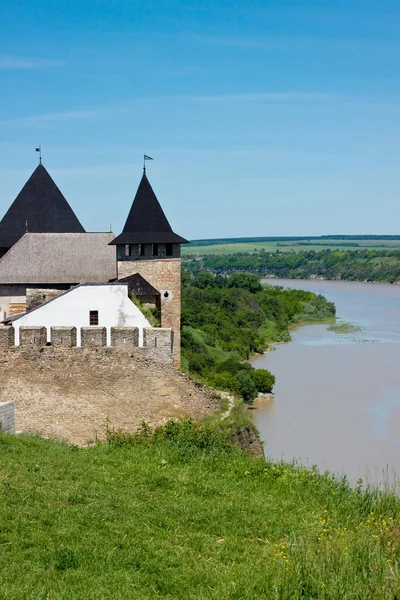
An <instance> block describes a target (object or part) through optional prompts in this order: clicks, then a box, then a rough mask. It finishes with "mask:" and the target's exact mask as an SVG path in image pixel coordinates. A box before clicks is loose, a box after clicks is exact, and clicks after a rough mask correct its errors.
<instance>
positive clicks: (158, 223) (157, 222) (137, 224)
mask: <svg viewBox="0 0 400 600" xmlns="http://www.w3.org/2000/svg"><path fill="white" fill-rule="evenodd" d="M186 242H187V240H185V239H184V238H183V237H181V236H180V235H177V234H176V233H174V232H173V231H172V229H171V225H170V224H169V223H168V219H167V217H166V216H165V214H164V211H163V209H162V208H161V206H160V203H159V201H158V200H157V197H156V195H155V193H154V192H153V188H152V187H151V185H150V182H149V180H148V179H147V176H146V170H145V169H144V170H143V177H142V179H141V181H140V184H139V187H138V190H137V192H136V196H135V199H134V201H133V204H132V207H131V210H130V212H129V215H128V218H127V219H126V223H125V226H124V229H123V231H122V233H121V234H120V235H119V236H117V237H116V238H115V239H114V240H113V241H112V242H111V244H112V245H116V244H153V243H155V244H157V243H173V244H185V243H186Z"/></svg>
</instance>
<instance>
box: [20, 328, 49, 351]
mask: <svg viewBox="0 0 400 600" xmlns="http://www.w3.org/2000/svg"><path fill="white" fill-rule="evenodd" d="M19 332H20V334H19V343H20V346H22V347H24V348H29V347H34V348H42V347H43V346H46V344H47V330H46V327H21V328H20V330H19Z"/></svg>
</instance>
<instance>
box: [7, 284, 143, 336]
mask: <svg viewBox="0 0 400 600" xmlns="http://www.w3.org/2000/svg"><path fill="white" fill-rule="evenodd" d="M4 323H5V324H12V325H13V326H14V328H15V345H16V346H19V328H20V327H21V326H28V327H30V326H34V325H35V326H43V327H46V328H47V341H48V342H50V328H51V327H57V326H60V327H62V326H64V327H76V329H77V345H78V346H80V345H81V335H80V333H81V332H80V328H81V327H88V326H91V325H92V326H101V327H106V328H107V345H108V346H110V345H111V330H110V328H111V327H122V326H126V327H138V329H139V346H143V327H151V325H150V323H149V322H148V320H147V319H146V317H145V316H144V315H143V313H142V312H141V311H140V310H139V309H138V307H137V306H136V305H135V304H134V303H133V302H132V301H131V300H130V299H129V297H128V285H126V284H98V285H93V284H82V285H79V286H77V287H75V288H72V289H71V290H68V291H67V292H64V293H63V294H61V295H60V296H57V297H56V298H54V299H53V300H50V301H49V302H46V303H45V304H42V305H41V306H38V307H37V308H35V309H33V310H31V311H29V312H27V313H24V314H21V315H15V316H14V317H9V318H8V319H6V320H5V321H4Z"/></svg>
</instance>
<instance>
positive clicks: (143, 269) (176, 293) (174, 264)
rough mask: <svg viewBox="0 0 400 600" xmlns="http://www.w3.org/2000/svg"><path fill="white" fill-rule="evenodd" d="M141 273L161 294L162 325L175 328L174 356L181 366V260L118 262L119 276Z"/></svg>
mask: <svg viewBox="0 0 400 600" xmlns="http://www.w3.org/2000/svg"><path fill="white" fill-rule="evenodd" d="M135 273H139V274H140V275H142V277H144V278H145V279H146V280H147V281H148V282H149V283H151V285H153V286H154V287H155V288H156V289H157V290H158V291H159V292H160V294H161V327H168V328H169V327H170V328H172V329H173V330H174V349H173V357H174V364H175V366H177V367H179V366H180V354H181V332H180V327H181V261H180V259H179V258H171V259H167V258H163V259H160V260H157V259H155V258H153V260H134V261H119V262H118V278H119V279H122V278H123V277H128V276H129V275H133V274H135Z"/></svg>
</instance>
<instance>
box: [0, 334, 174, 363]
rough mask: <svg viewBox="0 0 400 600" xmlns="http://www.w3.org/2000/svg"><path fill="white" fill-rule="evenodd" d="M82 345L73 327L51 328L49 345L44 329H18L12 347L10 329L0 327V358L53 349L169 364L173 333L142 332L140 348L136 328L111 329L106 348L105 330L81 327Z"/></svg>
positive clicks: (12, 335) (12, 337)
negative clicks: (124, 355) (129, 356)
mask: <svg viewBox="0 0 400 600" xmlns="http://www.w3.org/2000/svg"><path fill="white" fill-rule="evenodd" d="M80 334H81V337H80V339H81V345H80V346H79V347H78V346H77V329H76V327H50V342H47V329H46V327H23V326H21V327H20V328H19V336H20V344H19V346H16V345H15V330H14V327H13V326H4V327H3V326H0V355H1V353H3V352H8V351H10V350H13V351H17V352H18V351H21V352H25V353H26V352H27V351H28V352H29V351H32V352H35V351H36V352H38V351H42V350H43V349H44V348H52V349H53V350H54V351H55V352H57V351H62V352H68V351H74V352H76V351H77V350H80V349H81V350H86V351H91V350H92V351H93V352H96V351H97V352H98V351H102V350H104V351H109V352H110V351H111V352H116V353H120V352H124V353H132V356H137V357H140V358H146V359H148V360H151V361H153V362H159V363H170V362H172V356H173V339H174V332H173V330H172V329H166V328H162V327H145V328H144V329H143V346H139V329H138V328H137V327H111V336H110V337H111V344H110V345H109V346H108V345H107V329H106V328H105V327H81V329H80Z"/></svg>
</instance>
